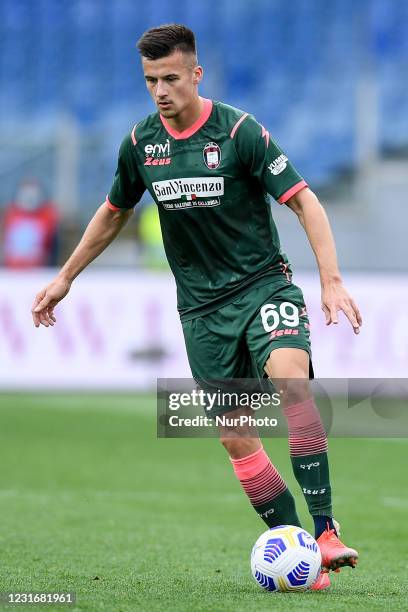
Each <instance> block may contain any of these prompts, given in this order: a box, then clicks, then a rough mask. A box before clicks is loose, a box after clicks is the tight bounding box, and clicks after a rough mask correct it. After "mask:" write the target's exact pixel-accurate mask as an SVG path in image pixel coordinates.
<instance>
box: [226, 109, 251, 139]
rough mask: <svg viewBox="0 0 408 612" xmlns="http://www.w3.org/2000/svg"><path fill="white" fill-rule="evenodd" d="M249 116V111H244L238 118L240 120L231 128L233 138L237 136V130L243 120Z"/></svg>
mask: <svg viewBox="0 0 408 612" xmlns="http://www.w3.org/2000/svg"><path fill="white" fill-rule="evenodd" d="M247 117H248V113H244V114H243V115H241V117H240V118H239V119H238V121H237V122H236V124H235V125H234V127H233V128H232V130H231V134H230V136H231V138H234V136H235V132H236V131H237V129H238V128H239V126H240V125H241V123H242V122H243V121H245V119H246V118H247Z"/></svg>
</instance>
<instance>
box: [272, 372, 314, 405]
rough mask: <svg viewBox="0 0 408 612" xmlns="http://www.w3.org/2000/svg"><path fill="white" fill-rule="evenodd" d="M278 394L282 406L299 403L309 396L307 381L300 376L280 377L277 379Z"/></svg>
mask: <svg viewBox="0 0 408 612" xmlns="http://www.w3.org/2000/svg"><path fill="white" fill-rule="evenodd" d="M279 394H280V399H281V406H282V408H285V407H287V406H292V405H293V404H301V403H302V402H305V401H306V400H308V399H310V397H311V395H310V385H309V381H308V380H307V379H301V378H285V379H282V380H280V381H279Z"/></svg>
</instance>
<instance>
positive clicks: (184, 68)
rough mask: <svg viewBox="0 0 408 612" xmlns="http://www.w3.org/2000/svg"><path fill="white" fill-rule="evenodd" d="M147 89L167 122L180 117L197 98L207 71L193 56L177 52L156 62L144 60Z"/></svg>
mask: <svg viewBox="0 0 408 612" xmlns="http://www.w3.org/2000/svg"><path fill="white" fill-rule="evenodd" d="M142 65H143V72H144V76H145V79H146V85H147V89H148V90H149V92H150V95H151V96H152V98H153V101H154V103H155V104H156V106H157V108H158V110H159V112H160V114H161V115H163V117H166V119H171V118H173V117H177V116H178V115H180V114H181V113H182V112H183V111H184V110H185V109H187V108H188V107H189V105H190V104H191V103H192V102H193V101H194V100H195V99H196V98H197V95H198V94H197V85H198V83H199V82H200V81H201V78H202V75H203V69H202V68H201V66H197V65H196V64H195V58H194V56H193V55H192V54H189V53H182V52H181V51H174V52H173V53H172V54H171V55H168V56H167V57H162V58H160V59H156V60H150V59H147V58H145V57H143V58H142Z"/></svg>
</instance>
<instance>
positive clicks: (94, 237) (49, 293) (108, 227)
mask: <svg viewBox="0 0 408 612" xmlns="http://www.w3.org/2000/svg"><path fill="white" fill-rule="evenodd" d="M132 214H133V209H131V210H129V211H125V212H121V211H112V210H110V208H108V206H107V205H106V204H102V205H101V206H100V207H99V208H98V210H97V211H96V213H95V215H94V216H93V218H92V219H91V221H90V223H89V225H88V227H87V228H86V230H85V232H84V235H83V236H82V238H81V241H80V242H79V244H78V246H77V247H76V249H75V250H74V252H73V253H72V255H71V257H70V258H69V259H68V261H67V262H66V264H65V265H64V266H63V267H62V268H61V270H60V271H59V273H58V275H57V276H56V277H55V279H54V280H53V281H52V282H51V283H50V284H49V285H48V286H47V287H45V288H44V289H42V290H41V291H40V292H39V293H38V294H37V295H36V298H35V300H34V304H33V307H32V310H31V312H32V316H33V321H34V325H35V326H36V327H39V325H40V324H42V325H44V326H45V327H49V326H50V325H51V326H52V325H54V323H55V321H56V318H55V315H54V308H55V306H56V305H57V304H58V302H60V301H61V300H62V299H63V298H64V297H65V296H66V295H67V293H68V291H69V290H70V288H71V284H72V281H73V280H74V279H75V278H76V277H77V276H78V274H79V273H80V272H82V270H83V269H84V268H86V266H87V265H88V264H90V263H91V261H93V260H94V259H95V258H96V257H98V255H100V254H101V253H102V251H104V250H105V249H106V247H107V246H108V245H109V244H110V243H111V242H112V241H113V240H114V239H115V238H116V236H117V235H118V234H119V232H120V231H121V229H122V228H123V227H124V226H125V225H126V223H127V221H128V220H129V218H130V217H131V216H132Z"/></svg>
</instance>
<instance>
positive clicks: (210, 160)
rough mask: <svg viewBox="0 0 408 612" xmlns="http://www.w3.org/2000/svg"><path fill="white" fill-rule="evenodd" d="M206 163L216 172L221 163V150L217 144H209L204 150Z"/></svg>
mask: <svg viewBox="0 0 408 612" xmlns="http://www.w3.org/2000/svg"><path fill="white" fill-rule="evenodd" d="M203 158H204V163H205V165H206V166H207V168H209V169H210V170H215V169H216V168H218V166H219V165H220V163H221V149H220V147H219V146H218V145H217V143H215V142H208V143H207V144H206V145H205V147H204V150H203Z"/></svg>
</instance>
